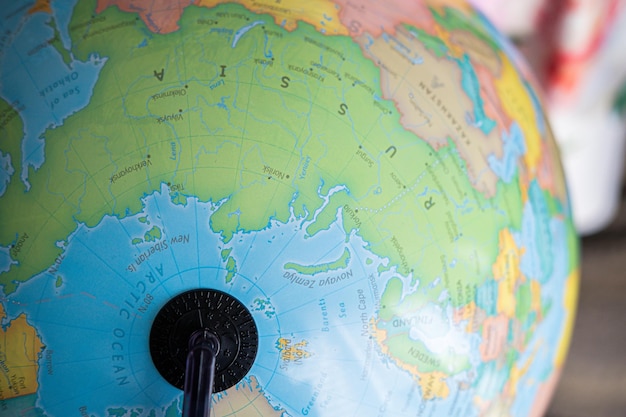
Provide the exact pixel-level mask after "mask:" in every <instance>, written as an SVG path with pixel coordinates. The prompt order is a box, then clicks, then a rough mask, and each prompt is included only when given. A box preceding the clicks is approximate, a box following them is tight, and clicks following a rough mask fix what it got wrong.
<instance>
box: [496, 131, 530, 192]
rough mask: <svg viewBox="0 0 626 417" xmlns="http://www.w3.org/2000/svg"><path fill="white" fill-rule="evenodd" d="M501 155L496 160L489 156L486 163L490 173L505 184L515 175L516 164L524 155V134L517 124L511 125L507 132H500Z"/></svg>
mask: <svg viewBox="0 0 626 417" xmlns="http://www.w3.org/2000/svg"><path fill="white" fill-rule="evenodd" d="M502 143H503V155H502V159H498V158H497V157H496V156H495V155H494V154H489V156H488V157H487V161H488V162H489V166H490V167H491V169H492V171H493V172H495V173H496V175H497V176H498V178H500V179H501V180H502V181H504V182H505V183H507V184H508V183H510V182H511V181H512V180H513V178H515V174H516V173H517V162H518V160H519V158H520V157H521V156H523V155H524V154H525V153H526V145H525V142H524V133H523V132H522V129H520V127H519V125H518V124H517V122H513V123H512V124H511V128H510V131H509V132H506V131H503V132H502Z"/></svg>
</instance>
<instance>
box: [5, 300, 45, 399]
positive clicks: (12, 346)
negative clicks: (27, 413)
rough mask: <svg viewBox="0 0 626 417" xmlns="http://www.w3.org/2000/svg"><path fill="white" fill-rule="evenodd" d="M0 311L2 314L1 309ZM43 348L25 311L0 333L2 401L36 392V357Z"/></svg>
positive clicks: (37, 358) (37, 366) (37, 368)
mask: <svg viewBox="0 0 626 417" xmlns="http://www.w3.org/2000/svg"><path fill="white" fill-rule="evenodd" d="M0 313H1V314H0V315H1V316H4V309H2V310H1V311H0ZM44 347H45V346H44V344H43V343H42V342H41V340H40V339H39V336H38V335H37V332H36V331H35V328H34V327H32V326H31V325H30V324H28V323H27V322H26V315H25V314H21V315H20V316H18V317H17V318H16V319H15V320H13V321H12V322H11V323H10V324H9V326H8V327H7V328H6V330H4V331H1V332H0V375H1V377H0V392H2V396H3V398H4V399H5V400H6V399H10V398H15V397H19V396H22V395H28V394H33V393H35V392H36V391H37V388H38V383H37V372H38V370H39V364H38V360H39V355H40V353H41V351H42V350H43V348H44Z"/></svg>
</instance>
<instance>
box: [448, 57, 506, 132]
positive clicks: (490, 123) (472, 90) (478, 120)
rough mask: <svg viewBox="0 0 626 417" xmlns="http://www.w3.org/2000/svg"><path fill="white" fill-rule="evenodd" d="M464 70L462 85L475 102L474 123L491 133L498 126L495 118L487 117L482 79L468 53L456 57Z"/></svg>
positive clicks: (462, 70)
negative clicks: (482, 96)
mask: <svg viewBox="0 0 626 417" xmlns="http://www.w3.org/2000/svg"><path fill="white" fill-rule="evenodd" d="M455 61H456V63H457V64H458V65H459V68H460V69H461V72H462V79H461V85H462V86H463V90H464V91H465V94H467V96H468V97H469V98H470V100H472V102H473V103H474V114H473V121H472V124H473V125H474V126H476V127H478V128H479V129H480V130H482V131H483V133H484V134H485V135H488V134H489V133H491V130H492V129H493V128H494V127H495V126H496V122H495V120H492V119H490V118H489V117H487V114H486V113H485V109H484V107H483V99H482V98H481V97H480V81H479V80H478V76H477V75H476V71H474V67H473V65H472V63H471V61H470V57H469V56H468V55H463V58H462V59H455Z"/></svg>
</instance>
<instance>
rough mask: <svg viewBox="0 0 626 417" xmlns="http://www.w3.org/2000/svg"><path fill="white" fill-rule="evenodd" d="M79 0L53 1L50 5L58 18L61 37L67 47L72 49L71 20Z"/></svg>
mask: <svg viewBox="0 0 626 417" xmlns="http://www.w3.org/2000/svg"><path fill="white" fill-rule="evenodd" d="M77 2H78V0H64V1H51V2H50V7H51V8H52V13H53V15H54V19H55V20H56V25H57V29H58V31H59V37H60V38H61V42H62V43H63V46H64V47H65V49H67V50H70V49H72V40H71V39H70V34H69V25H70V20H71V19H72V12H73V11H74V6H75V5H76V3H77Z"/></svg>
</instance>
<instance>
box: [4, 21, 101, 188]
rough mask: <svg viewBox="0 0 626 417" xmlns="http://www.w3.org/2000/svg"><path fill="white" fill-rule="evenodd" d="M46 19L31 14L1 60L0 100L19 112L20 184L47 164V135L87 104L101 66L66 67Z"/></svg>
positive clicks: (94, 62) (93, 63)
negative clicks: (21, 125) (21, 129)
mask: <svg viewBox="0 0 626 417" xmlns="http://www.w3.org/2000/svg"><path fill="white" fill-rule="evenodd" d="M49 18H50V16H49V15H47V14H44V13H37V14H34V15H33V16H32V17H31V18H29V19H28V20H26V23H25V24H24V27H23V28H22V29H21V31H20V32H19V33H18V34H17V35H16V36H15V38H13V40H12V44H11V47H10V48H7V49H6V50H5V55H4V57H3V59H2V60H0V85H1V90H0V94H1V95H2V98H3V99H4V100H6V101H7V102H9V103H12V104H13V105H14V106H15V107H19V108H23V110H21V111H20V116H21V118H22V121H23V123H24V139H23V144H22V150H23V152H24V153H23V156H22V172H21V173H19V175H20V177H21V179H22V181H24V182H25V183H27V180H28V178H27V177H28V170H29V168H30V167H33V168H35V169H37V168H39V167H40V166H41V165H42V164H43V163H44V162H45V152H44V149H45V137H44V136H43V135H44V133H45V131H46V130H47V129H51V128H54V127H57V126H60V125H62V124H63V121H64V120H65V118H67V117H68V116H70V115H71V114H73V113H75V112H77V111H79V110H80V109H82V108H84V107H85V106H87V104H89V101H90V99H91V94H92V91H93V87H94V85H95V83H96V81H97V80H98V75H99V73H100V70H101V69H102V66H103V65H104V63H105V60H103V59H98V58H95V57H94V58H92V59H91V60H89V61H87V62H81V61H77V60H74V61H72V62H71V63H70V65H69V66H68V65H67V64H65V63H64V62H63V58H62V56H61V54H60V53H59V52H58V51H57V50H56V49H54V48H53V47H52V46H50V45H48V44H47V40H48V39H50V38H52V37H53V36H54V31H53V30H52V28H50V27H49V26H48V25H46V24H45V22H46V21H47V20H48V19H49Z"/></svg>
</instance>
